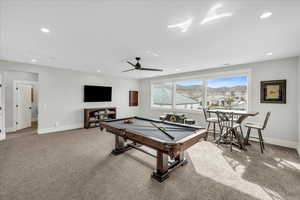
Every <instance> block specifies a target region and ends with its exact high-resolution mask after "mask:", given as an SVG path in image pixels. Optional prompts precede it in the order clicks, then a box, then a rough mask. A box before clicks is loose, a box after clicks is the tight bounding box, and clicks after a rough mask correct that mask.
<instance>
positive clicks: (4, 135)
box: [0, 72, 6, 141]
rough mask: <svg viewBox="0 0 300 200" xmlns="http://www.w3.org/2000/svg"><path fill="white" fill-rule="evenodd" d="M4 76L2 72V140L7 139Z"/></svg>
mask: <svg viewBox="0 0 300 200" xmlns="http://www.w3.org/2000/svg"><path fill="white" fill-rule="evenodd" d="M4 77H5V74H4V73H3V72H1V73H0V84H1V85H2V87H1V88H0V90H1V91H0V92H1V97H0V98H1V101H0V102H1V103H0V106H1V108H2V110H1V112H2V116H1V118H2V121H0V123H2V133H0V141H1V140H5V138H6V129H5V87H4V85H5V82H4Z"/></svg>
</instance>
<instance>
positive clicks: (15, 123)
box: [12, 80, 39, 132]
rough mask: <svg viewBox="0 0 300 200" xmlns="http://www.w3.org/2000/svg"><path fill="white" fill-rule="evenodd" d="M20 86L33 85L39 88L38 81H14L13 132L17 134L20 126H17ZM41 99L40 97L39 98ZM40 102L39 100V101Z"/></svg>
mask: <svg viewBox="0 0 300 200" xmlns="http://www.w3.org/2000/svg"><path fill="white" fill-rule="evenodd" d="M18 84H24V85H32V86H36V88H37V89H39V88H38V82H37V81H23V80H14V81H13V105H12V106H13V123H14V126H13V128H14V130H12V131H13V132H16V131H17V129H18V125H17V116H18V110H17V107H16V105H17V97H18V96H17V85H18ZM38 98H39V97H38ZM38 102H39V100H38Z"/></svg>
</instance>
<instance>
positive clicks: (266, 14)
mask: <svg viewBox="0 0 300 200" xmlns="http://www.w3.org/2000/svg"><path fill="white" fill-rule="evenodd" d="M271 15H272V13H271V12H264V13H263V14H261V16H260V18H261V19H266V18H269V17H271Z"/></svg>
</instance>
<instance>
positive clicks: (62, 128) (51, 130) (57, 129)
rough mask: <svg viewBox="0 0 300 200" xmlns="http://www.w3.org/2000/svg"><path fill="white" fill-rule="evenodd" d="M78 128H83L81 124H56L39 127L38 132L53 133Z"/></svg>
mask: <svg viewBox="0 0 300 200" xmlns="http://www.w3.org/2000/svg"><path fill="white" fill-rule="evenodd" d="M79 128H83V125H82V124H71V125H65V126H58V127H49V128H41V129H40V128H39V129H38V134H46V133H55V132H61V131H67V130H73V129H79Z"/></svg>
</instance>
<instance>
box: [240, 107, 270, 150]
mask: <svg viewBox="0 0 300 200" xmlns="http://www.w3.org/2000/svg"><path fill="white" fill-rule="evenodd" d="M270 115H271V112H267V114H266V117H265V120H264V123H263V124H261V123H246V125H245V127H247V128H248V129H247V135H246V138H245V143H246V144H248V145H249V138H253V139H258V141H259V145H260V151H261V153H264V150H265V143H264V139H263V135H262V131H263V130H264V129H265V128H266V127H267V124H268V121H269V118H270ZM251 129H256V130H257V132H258V137H251V136H250V133H251Z"/></svg>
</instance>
